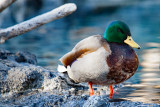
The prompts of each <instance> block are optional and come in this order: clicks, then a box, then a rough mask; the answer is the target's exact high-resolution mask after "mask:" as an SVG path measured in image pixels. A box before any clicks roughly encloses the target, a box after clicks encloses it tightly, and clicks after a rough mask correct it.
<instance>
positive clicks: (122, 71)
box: [57, 21, 140, 98]
mask: <svg viewBox="0 0 160 107" xmlns="http://www.w3.org/2000/svg"><path fill="white" fill-rule="evenodd" d="M133 48H138V49H140V46H139V45H138V44H137V43H136V42H134V41H133V39H132V37H131V33H130V29H129V27H128V26H127V25H126V24H125V23H124V22H122V21H113V22H111V23H110V24H109V25H108V27H107V28H106V30H105V33H104V36H101V35H93V36H90V37H87V38H85V39H83V40H81V41H80V42H79V43H77V44H76V46H75V47H74V48H73V49H72V50H71V51H70V52H68V53H67V54H65V55H64V56H63V57H62V58H60V61H61V63H62V64H63V65H64V66H60V65H59V66H58V68H57V69H58V71H59V72H67V73H68V75H69V77H70V79H72V80H73V81H74V82H78V83H79V82H88V84H89V89H90V96H92V95H93V94H94V92H93V89H92V84H96V85H103V86H104V85H106V86H109V88H110V96H109V98H112V96H113V87H112V85H115V84H119V83H121V82H123V81H125V80H127V79H129V78H130V77H131V76H133V75H134V73H135V72H136V70H137V68H138V64H139V61H138V57H137V54H136V53H135V51H134V50H133Z"/></svg>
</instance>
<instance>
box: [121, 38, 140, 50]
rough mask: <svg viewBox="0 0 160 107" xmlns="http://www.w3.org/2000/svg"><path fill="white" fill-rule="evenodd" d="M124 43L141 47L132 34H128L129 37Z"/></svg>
mask: <svg viewBox="0 0 160 107" xmlns="http://www.w3.org/2000/svg"><path fill="white" fill-rule="evenodd" d="M124 43H126V44H128V45H130V46H131V47H133V48H137V49H140V48H141V47H140V46H139V45H138V44H137V43H136V42H134V40H133V39H132V37H131V36H127V39H126V40H124Z"/></svg>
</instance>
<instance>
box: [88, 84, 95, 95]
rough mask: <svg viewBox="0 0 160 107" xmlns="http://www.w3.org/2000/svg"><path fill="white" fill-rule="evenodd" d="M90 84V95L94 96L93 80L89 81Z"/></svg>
mask: <svg viewBox="0 0 160 107" xmlns="http://www.w3.org/2000/svg"><path fill="white" fill-rule="evenodd" d="M88 85H89V90H90V96H92V95H93V94H94V92H93V88H92V82H88Z"/></svg>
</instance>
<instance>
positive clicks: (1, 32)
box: [0, 3, 77, 43]
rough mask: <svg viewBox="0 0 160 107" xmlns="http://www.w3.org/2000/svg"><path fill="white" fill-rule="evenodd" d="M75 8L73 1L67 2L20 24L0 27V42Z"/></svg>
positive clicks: (68, 12)
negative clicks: (4, 27)
mask: <svg viewBox="0 0 160 107" xmlns="http://www.w3.org/2000/svg"><path fill="white" fill-rule="evenodd" d="M76 9H77V7H76V5H75V4H74V3H68V4H65V5H62V6H60V7H58V8H56V9H53V10H51V11H49V12H47V13H44V14H42V15H39V16H37V17H34V18H32V19H30V20H27V21H25V22H22V23H20V24H17V25H14V26H11V27H8V28H6V29H0V43H4V42H5V41H6V40H8V39H10V38H13V37H16V36H18V35H21V34H23V33H26V32H28V31H30V30H32V29H35V28H37V27H39V26H41V25H44V24H46V23H49V22H51V21H53V20H56V19H59V18H62V17H64V16H67V15H69V14H71V13H72V12H74V11H76Z"/></svg>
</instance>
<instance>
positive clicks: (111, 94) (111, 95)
mask: <svg viewBox="0 0 160 107" xmlns="http://www.w3.org/2000/svg"><path fill="white" fill-rule="evenodd" d="M109 89H110V95H109V98H110V99H111V98H112V97H113V87H112V85H109Z"/></svg>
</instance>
